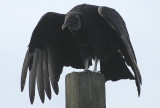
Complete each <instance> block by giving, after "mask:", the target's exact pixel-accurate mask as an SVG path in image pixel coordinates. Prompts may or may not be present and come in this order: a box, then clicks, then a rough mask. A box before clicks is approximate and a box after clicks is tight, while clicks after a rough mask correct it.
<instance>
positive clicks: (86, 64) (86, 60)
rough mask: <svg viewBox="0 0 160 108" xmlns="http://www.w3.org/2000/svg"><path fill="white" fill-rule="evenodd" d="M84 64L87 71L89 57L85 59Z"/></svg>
mask: <svg viewBox="0 0 160 108" xmlns="http://www.w3.org/2000/svg"><path fill="white" fill-rule="evenodd" d="M84 66H85V71H87V70H88V68H89V58H86V59H85V62H84Z"/></svg>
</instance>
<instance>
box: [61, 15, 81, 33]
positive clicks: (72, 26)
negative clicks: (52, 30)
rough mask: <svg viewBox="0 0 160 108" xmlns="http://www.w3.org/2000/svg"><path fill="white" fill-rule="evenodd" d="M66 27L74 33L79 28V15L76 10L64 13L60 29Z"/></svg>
mask: <svg viewBox="0 0 160 108" xmlns="http://www.w3.org/2000/svg"><path fill="white" fill-rule="evenodd" d="M66 28H68V29H69V30H70V31H71V32H72V33H75V32H77V31H79V30H80V29H81V19H80V15H79V14H78V13H76V12H69V13H67V14H66V16H65V19H64V24H63V25H62V29H63V30H65V29H66Z"/></svg>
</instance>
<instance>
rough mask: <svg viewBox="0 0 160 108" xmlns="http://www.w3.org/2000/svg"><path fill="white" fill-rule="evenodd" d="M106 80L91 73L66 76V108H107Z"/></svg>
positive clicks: (98, 74)
mask: <svg viewBox="0 0 160 108" xmlns="http://www.w3.org/2000/svg"><path fill="white" fill-rule="evenodd" d="M105 103H106V100H105V78H104V76H103V75H102V74H100V73H95V72H91V71H87V72H72V73H70V74H68V75H67V76H66V108H106V104H105Z"/></svg>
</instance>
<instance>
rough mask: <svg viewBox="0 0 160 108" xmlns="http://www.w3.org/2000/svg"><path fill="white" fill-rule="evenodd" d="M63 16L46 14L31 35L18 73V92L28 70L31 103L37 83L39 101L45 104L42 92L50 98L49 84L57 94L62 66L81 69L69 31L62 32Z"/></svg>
mask: <svg viewBox="0 0 160 108" xmlns="http://www.w3.org/2000/svg"><path fill="white" fill-rule="evenodd" d="M64 17H65V15H63V14H57V13H52V12H49V13H46V14H45V15H43V16H42V18H41V19H40V21H39V22H38V24H37V26H36V27H35V29H34V31H33V33H32V37H31V40H30V43H29V48H28V50H27V53H26V56H25V59H24V63H23V68H22V74H21V91H23V89H24V85H25V80H26V75H27V71H28V68H29V71H30V73H29V96H30V102H31V103H33V101H34V96H35V83H36V80H37V86H38V87H37V88H38V92H39V96H40V99H41V101H42V102H44V98H45V93H46V94H47V96H48V98H49V99H51V88H50V82H51V85H52V87H53V89H54V91H55V93H56V94H58V92H59V88H58V81H59V78H60V74H61V73H62V70H63V67H64V66H71V67H73V68H78V69H80V68H84V66H83V63H82V61H81V58H80V56H79V52H78V49H77V48H76V46H75V45H74V43H73V40H72V36H71V35H70V32H68V31H62V29H61V27H62V24H63V21H64ZM44 92H45V93H44Z"/></svg>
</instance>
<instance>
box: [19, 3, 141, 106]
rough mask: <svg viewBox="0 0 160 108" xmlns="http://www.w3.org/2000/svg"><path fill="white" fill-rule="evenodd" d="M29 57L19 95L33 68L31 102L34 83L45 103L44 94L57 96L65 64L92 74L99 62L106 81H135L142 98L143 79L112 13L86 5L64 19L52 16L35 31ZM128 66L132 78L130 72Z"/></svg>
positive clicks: (126, 37)
mask: <svg viewBox="0 0 160 108" xmlns="http://www.w3.org/2000/svg"><path fill="white" fill-rule="evenodd" d="M28 47H29V48H28V50H27V53H26V56H25V60H24V64H23V68H22V75H21V91H23V89H24V85H25V80H26V75H27V70H28V68H29V71H30V75H29V96H30V102H31V103H33V101H34V96H35V83H36V80H37V86H38V87H37V88H38V92H39V96H40V99H41V101H42V102H44V98H45V93H46V94H47V96H48V98H49V99H51V87H50V82H51V85H52V87H53V89H54V91H55V93H56V94H58V92H59V88H58V81H59V78H60V75H61V73H62V70H63V67H64V66H71V67H73V68H77V69H86V70H88V68H89V66H90V65H91V60H93V59H94V60H95V66H94V71H97V62H98V61H100V73H102V74H104V76H105V80H106V81H108V80H112V81H117V80H120V79H131V80H135V82H136V86H137V89H138V95H140V89H141V87H140V85H141V83H142V81H141V75H140V72H139V69H138V66H137V60H136V57H135V53H134V50H133V48H132V45H131V42H130V39H129V34H128V31H127V28H126V25H125V22H124V20H123V19H122V17H121V16H120V15H119V13H118V12H116V11H115V10H114V9H111V8H109V7H103V6H100V7H99V6H94V5H88V4H82V5H78V6H76V7H74V8H73V9H71V10H70V11H69V12H68V13H67V14H66V15H64V14H58V13H53V12H48V13H46V14H45V15H43V16H42V18H41V19H40V21H39V22H38V24H37V26H36V27H35V29H34V31H33V33H32V37H31V40H30V43H29V46H28ZM128 66H130V67H131V68H132V70H133V72H134V76H133V75H132V73H131V72H130V70H129V69H128Z"/></svg>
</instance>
